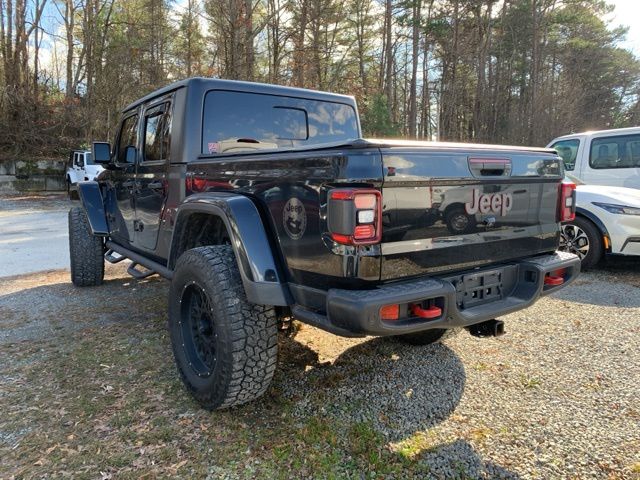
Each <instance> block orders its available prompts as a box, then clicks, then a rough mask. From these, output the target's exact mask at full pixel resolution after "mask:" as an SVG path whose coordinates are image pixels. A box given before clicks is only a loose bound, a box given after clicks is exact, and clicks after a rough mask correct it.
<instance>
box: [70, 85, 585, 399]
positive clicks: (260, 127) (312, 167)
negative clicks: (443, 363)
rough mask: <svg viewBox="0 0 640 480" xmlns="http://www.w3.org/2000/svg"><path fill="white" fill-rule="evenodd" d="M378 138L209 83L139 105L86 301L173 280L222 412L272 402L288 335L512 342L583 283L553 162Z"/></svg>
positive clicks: (352, 108) (199, 390) (351, 105)
mask: <svg viewBox="0 0 640 480" xmlns="http://www.w3.org/2000/svg"><path fill="white" fill-rule="evenodd" d="M360 137H361V131H360V124H359V119H358V113H357V108H356V104H355V101H354V99H353V98H351V97H347V96H342V95H334V94H329V93H322V92H316V91H309V90H302V89H295V88H284V87H279V86H273V85H262V84H255V83H245V82H236V81H225V80H216V79H201V78H194V79H188V80H185V81H181V82H178V83H175V84H173V85H170V86H168V87H165V88H163V89H161V90H158V91H156V92H154V93H152V94H150V95H148V96H146V97H144V98H142V99H141V100H138V101H136V102H134V103H132V104H131V105H129V106H128V107H127V108H125V110H124V113H123V116H122V121H121V123H120V128H119V130H118V133H117V135H116V138H115V144H114V145H113V148H112V147H111V146H110V145H109V144H108V143H100V142H96V143H94V144H93V158H94V160H95V162H96V163H99V164H101V165H103V166H104V167H105V168H106V170H105V171H104V172H102V173H101V174H100V175H99V176H98V178H97V180H96V181H90V182H84V183H81V184H80V185H79V192H80V197H81V200H82V207H80V208H73V209H72V210H71V211H70V213H69V241H70V252H71V278H72V281H73V283H74V284H75V285H77V286H91V285H99V284H101V283H102V281H103V276H104V261H105V260H106V261H108V262H111V263H115V262H119V261H121V260H124V259H129V260H130V261H131V262H132V263H131V265H130V266H129V270H128V271H129V273H130V274H132V275H133V276H134V277H137V278H144V277H146V276H148V275H151V274H154V273H157V274H160V275H162V276H163V277H166V278H167V279H170V281H171V286H170V293H169V330H170V335H171V341H172V346H173V353H174V355H175V360H176V363H177V366H178V371H179V373H180V375H181V377H182V379H183V381H184V383H185V385H186V386H187V388H188V389H189V390H190V391H191V392H192V394H193V395H194V397H195V398H196V399H197V400H198V402H200V404H202V405H203V406H204V407H206V408H209V409H214V408H219V407H229V406H231V405H238V404H241V403H244V402H248V401H250V400H253V399H255V398H257V397H259V396H260V395H262V394H263V393H264V392H265V390H266V389H267V387H268V385H269V382H270V381H271V378H272V377H273V373H274V370H275V368H276V356H277V330H278V321H280V320H284V319H288V318H291V317H293V318H296V319H298V320H300V321H302V322H305V323H308V324H311V325H314V326H316V327H318V328H321V329H324V330H327V331H329V332H332V333H335V334H337V335H343V336H365V335H386V336H394V337H397V338H398V339H399V340H402V341H406V342H409V343H413V344H427V343H431V342H434V341H437V340H438V339H439V338H440V337H441V336H442V335H443V333H444V332H445V331H446V330H447V329H452V328H457V327H466V328H467V329H469V331H470V332H471V333H473V334H476V335H480V336H483V335H498V334H500V333H502V330H503V324H502V322H500V321H498V320H495V319H496V317H498V316H500V315H505V314H507V313H510V312H514V311H516V310H520V309H523V308H526V307H528V306H530V305H531V304H532V303H533V302H535V301H536V300H537V299H538V298H539V297H540V296H542V295H546V294H548V293H551V292H553V291H556V290H558V289H560V288H562V287H564V286H565V285H567V284H568V283H569V282H571V281H572V280H573V279H574V278H575V277H576V275H577V274H578V272H579V269H580V261H579V259H578V257H576V256H574V255H571V254H568V253H562V252H557V251H556V249H557V248H558V242H559V230H560V228H559V226H560V222H561V221H565V220H568V219H570V218H571V217H572V216H573V215H574V209H575V206H574V188H575V187H574V186H573V185H572V184H566V183H563V182H562V178H563V164H562V161H561V159H560V158H559V157H558V155H557V154H556V152H555V151H554V150H546V149H533V148H522V147H501V146H485V145H466V144H448V143H427V142H407V141H387V140H363V139H361V138H360Z"/></svg>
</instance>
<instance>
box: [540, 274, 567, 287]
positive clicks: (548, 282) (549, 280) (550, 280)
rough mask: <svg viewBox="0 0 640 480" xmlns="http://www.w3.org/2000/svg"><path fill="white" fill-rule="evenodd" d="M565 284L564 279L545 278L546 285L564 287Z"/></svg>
mask: <svg viewBox="0 0 640 480" xmlns="http://www.w3.org/2000/svg"><path fill="white" fill-rule="evenodd" d="M563 283H564V278H563V277H557V276H555V275H547V276H545V277H544V284H545V285H562V284H563Z"/></svg>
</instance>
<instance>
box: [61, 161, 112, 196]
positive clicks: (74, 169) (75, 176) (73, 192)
mask: <svg viewBox="0 0 640 480" xmlns="http://www.w3.org/2000/svg"><path fill="white" fill-rule="evenodd" d="M102 171H104V168H102V167H101V166H100V165H96V164H95V163H93V158H92V156H91V152H90V151H89V150H73V151H72V152H71V153H70V154H69V163H68V165H67V178H66V180H67V192H69V198H71V199H74V198H78V182H86V181H89V180H95V178H96V177H97V176H98V174H99V173H100V172H102Z"/></svg>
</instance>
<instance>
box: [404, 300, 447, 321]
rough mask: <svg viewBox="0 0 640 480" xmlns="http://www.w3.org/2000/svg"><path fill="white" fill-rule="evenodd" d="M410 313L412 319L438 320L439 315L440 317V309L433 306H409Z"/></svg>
mask: <svg viewBox="0 0 640 480" xmlns="http://www.w3.org/2000/svg"><path fill="white" fill-rule="evenodd" d="M411 313H412V314H413V316H414V317H420V318H438V317H439V316H440V315H442V309H441V308H440V307H436V306H435V305H432V306H431V307H429V308H422V307H421V306H420V305H418V304H415V303H414V304H412V305H411Z"/></svg>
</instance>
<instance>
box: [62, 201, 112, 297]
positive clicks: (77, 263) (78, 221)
mask: <svg viewBox="0 0 640 480" xmlns="http://www.w3.org/2000/svg"><path fill="white" fill-rule="evenodd" d="M69 257H70V260H71V281H72V282H73V284H74V285H75V286H76V287H94V286H96V285H102V281H103V280H104V244H103V242H102V238H100V237H98V236H96V235H94V234H93V233H91V226H90V225H89V220H88V219H87V214H86V212H85V211H84V208H82V207H75V208H72V209H71V210H69Z"/></svg>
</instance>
